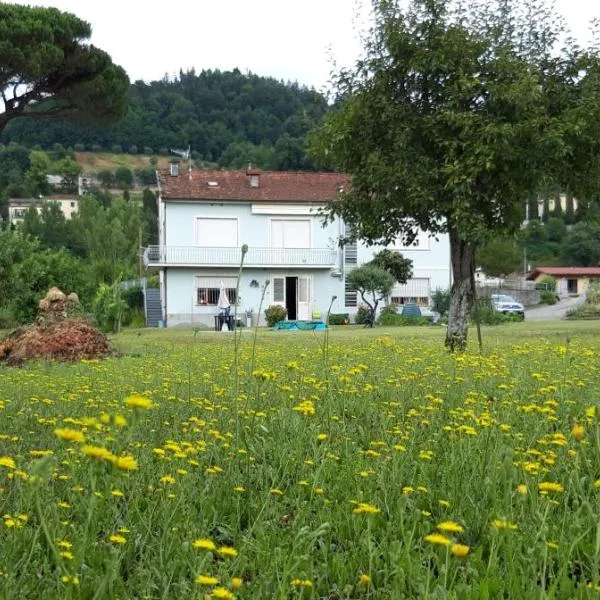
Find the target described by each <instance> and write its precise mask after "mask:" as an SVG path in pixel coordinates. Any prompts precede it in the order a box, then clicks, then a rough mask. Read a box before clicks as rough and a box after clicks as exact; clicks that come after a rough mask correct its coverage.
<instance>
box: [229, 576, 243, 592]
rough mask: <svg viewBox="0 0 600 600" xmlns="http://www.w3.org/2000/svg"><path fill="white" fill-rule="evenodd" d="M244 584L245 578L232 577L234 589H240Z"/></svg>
mask: <svg viewBox="0 0 600 600" xmlns="http://www.w3.org/2000/svg"><path fill="white" fill-rule="evenodd" d="M243 585H244V580H243V579H242V578H241V577H232V578H231V587H232V588H233V589H234V590H239V589H240V588H241V587H242V586H243Z"/></svg>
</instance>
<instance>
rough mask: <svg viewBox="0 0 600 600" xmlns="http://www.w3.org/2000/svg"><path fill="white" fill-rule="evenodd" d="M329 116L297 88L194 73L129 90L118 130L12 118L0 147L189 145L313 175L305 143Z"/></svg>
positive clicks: (236, 163)
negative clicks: (306, 170) (4, 145)
mask: <svg viewBox="0 0 600 600" xmlns="http://www.w3.org/2000/svg"><path fill="white" fill-rule="evenodd" d="M326 110H327V102H326V100H325V98H324V97H323V96H322V95H321V94H319V93H318V92H316V91H315V90H314V89H308V88H306V87H301V86H299V85H298V84H296V83H284V82H281V81H277V80H275V79H272V78H267V77H259V76H257V75H252V74H243V73H241V72H240V71H239V70H237V69H235V70H233V71H226V72H221V71H211V70H209V71H202V72H201V73H200V74H196V73H195V72H194V71H193V70H192V71H188V72H186V73H184V72H180V73H179V76H178V77H176V78H174V79H169V78H166V77H165V78H164V79H163V80H161V81H153V82H151V83H145V82H143V81H137V82H136V83H134V84H133V85H132V86H131V88H130V90H129V111H128V114H127V116H126V117H125V119H124V120H123V121H122V122H121V123H120V124H119V125H118V126H116V127H113V128H110V129H99V128H97V127H93V126H92V125H90V124H89V123H87V122H82V121H70V120H62V119H61V120H46V121H44V126H43V127H40V126H39V122H37V121H35V120H33V119H32V120H29V119H16V120H15V121H13V122H11V123H10V125H9V126H8V127H7V128H6V129H5V131H4V132H3V134H2V137H1V141H2V142H3V143H8V142H11V141H14V142H18V143H20V144H23V145H25V146H28V147H30V148H32V147H34V146H41V147H42V148H51V147H52V146H54V145H55V144H61V145H62V146H64V147H65V148H69V147H70V148H72V149H74V150H94V151H100V150H105V151H113V152H115V151H116V152H119V151H122V152H134V153H138V152H139V153H144V154H153V153H166V152H167V151H168V149H169V148H187V147H188V145H190V146H191V148H192V151H193V157H194V158H195V159H196V160H200V161H206V162H210V163H217V164H219V166H222V167H231V168H240V167H244V166H246V165H247V164H248V162H252V164H253V165H255V166H257V167H261V168H265V169H266V168H268V169H310V168H312V165H311V164H310V162H309V161H308V160H307V159H306V156H305V152H304V143H305V137H306V134H307V132H308V131H310V130H311V129H312V128H313V127H314V125H315V124H316V123H317V122H318V121H319V120H320V119H321V117H322V116H323V115H324V113H325V112H326Z"/></svg>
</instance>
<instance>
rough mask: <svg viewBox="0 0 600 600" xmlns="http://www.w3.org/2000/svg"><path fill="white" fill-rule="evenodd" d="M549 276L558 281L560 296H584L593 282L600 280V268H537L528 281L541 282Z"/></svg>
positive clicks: (557, 287)
mask: <svg viewBox="0 0 600 600" xmlns="http://www.w3.org/2000/svg"><path fill="white" fill-rule="evenodd" d="M548 275H549V276H551V277H554V279H556V292H557V293H558V294H560V295H567V294H582V293H583V292H585V290H586V289H587V287H588V285H589V284H590V281H591V280H595V279H600V267H537V268H536V269H534V270H533V271H532V272H531V273H529V275H527V279H528V280H529V281H535V282H539V281H541V280H542V279H543V278H544V277H547V276H548Z"/></svg>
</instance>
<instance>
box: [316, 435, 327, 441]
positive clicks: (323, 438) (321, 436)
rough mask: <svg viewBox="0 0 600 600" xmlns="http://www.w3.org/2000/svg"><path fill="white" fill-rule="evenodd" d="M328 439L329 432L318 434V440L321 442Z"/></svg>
mask: <svg viewBox="0 0 600 600" xmlns="http://www.w3.org/2000/svg"><path fill="white" fill-rule="evenodd" d="M326 439H327V434H326V433H319V435H318V436H317V440H318V441H319V442H324V441H325V440H326Z"/></svg>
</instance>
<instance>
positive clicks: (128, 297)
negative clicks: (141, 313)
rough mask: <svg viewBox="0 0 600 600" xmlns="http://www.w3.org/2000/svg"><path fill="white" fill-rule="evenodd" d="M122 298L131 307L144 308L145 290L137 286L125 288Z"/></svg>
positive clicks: (133, 308)
mask: <svg viewBox="0 0 600 600" xmlns="http://www.w3.org/2000/svg"><path fill="white" fill-rule="evenodd" d="M122 298H123V300H125V302H126V303H127V306H128V307H129V308H130V309H132V310H135V309H141V310H144V292H143V291H142V288H141V287H139V286H135V287H130V288H127V289H126V290H123V293H122Z"/></svg>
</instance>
